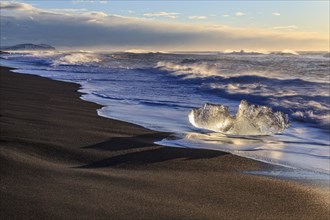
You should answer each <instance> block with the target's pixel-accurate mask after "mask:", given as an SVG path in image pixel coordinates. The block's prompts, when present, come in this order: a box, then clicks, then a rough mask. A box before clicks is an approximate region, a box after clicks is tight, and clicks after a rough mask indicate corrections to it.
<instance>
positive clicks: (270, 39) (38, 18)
mask: <svg viewBox="0 0 330 220" xmlns="http://www.w3.org/2000/svg"><path fill="white" fill-rule="evenodd" d="M189 3H192V5H193V6H194V7H193V6H191V5H190V4H188V1H184V2H172V1H167V4H168V6H167V7H165V6H164V2H150V1H145V4H144V7H141V6H137V4H136V2H125V3H122V2H119V1H114V2H113V1H95V0H88V1H69V2H62V1H42V2H41V1H3V2H1V17H2V19H1V29H2V30H4V31H2V32H3V33H1V39H0V40H1V45H7V44H16V43H26V42H31V41H33V42H35V43H49V44H53V45H55V46H57V47H63V48H102V47H103V46H104V45H107V46H109V47H111V48H113V49H122V50H128V49H134V48H138V49H146V50H168V51H173V50H177V51H178V50H195V51H201V50H204V51H206V50H209V51H211V50H214V51H224V50H228V49H229V48H230V49H234V50H240V49H245V50H265V51H274V50H279V51H281V50H284V49H293V50H329V21H328V19H326V18H329V12H328V11H326V10H325V11H324V7H321V6H323V5H329V2H327V4H326V3H325V2H322V1H320V2H314V3H313V4H311V2H310V5H308V4H309V3H308V4H307V3H306V2H299V1H295V2H286V4H287V5H288V7H282V8H281V7H278V5H282V6H283V2H280V3H276V2H269V3H268V7H266V6H267V4H266V3H265V2H262V3H261V2H253V1H250V3H255V5H254V6H255V7H253V6H248V5H247V4H245V3H243V2H239V1H235V2H227V1H221V2H196V1H195V2H189ZM206 3H207V4H211V5H210V6H207V4H206ZM220 3H221V4H222V5H225V6H226V5H227V7H220V10H219V11H220V12H218V13H216V12H215V11H214V10H215V9H214V7H211V6H212V4H214V5H218V6H219V4H220ZM233 3H236V7H234V5H233ZM198 4H199V6H200V7H199V10H198V11H197V10H196V7H197V6H196V5H198ZM256 4H257V5H256ZM294 4H296V6H299V7H296V8H295V9H296V11H291V14H290V15H291V17H290V18H291V19H288V14H289V12H290V9H292V7H293V5H294ZM184 5H186V6H187V9H183V6H184ZM188 5H189V6H188ZM265 5H266V6H265ZM146 6H150V7H146ZM300 6H301V7H300ZM307 6H310V7H309V8H308V9H307ZM160 7H161V8H162V9H163V10H160V9H161V8H160ZM313 8H314V11H313V10H312V9H313ZM320 8H323V10H322V11H319V10H318V11H316V9H320ZM157 9H159V10H157ZM256 10H259V11H261V12H256ZM262 10H263V11H262ZM299 10H300V12H299ZM306 10H309V12H310V15H313V16H312V17H308V16H305V15H304V16H303V14H302V13H304V12H305V11H306ZM301 17H307V18H306V19H303V20H302V19H301ZM11 18H15V19H11ZM324 18H325V19H324ZM299 19H300V20H299ZM308 19H309V20H308ZM298 21H299V22H298ZM312 21H314V24H315V25H313V24H312V25H311V23H310V22H312ZM266 23H267V24H268V25H267V24H266ZM15 26H20V27H25V28H16V29H15V28H14V27H15ZM324 27H327V28H324ZM52 28H53V29H52ZM55 28H56V30H55ZM73 28H74V29H75V31H76V33H73V32H72V30H73ZM26 29H27V30H26ZM28 30H31V31H30V32H29V31H28ZM89 30H90V31H93V32H94V33H95V34H94V35H93V34H91V33H87V32H89ZM47 33H49V36H48V35H47ZM51 33H52V34H51ZM54 35H55V36H56V35H57V36H58V37H57V38H55V37H54ZM83 35H85V36H83ZM132 35H133V36H132ZM134 35H135V36H134ZM24 36H26V37H25V38H24ZM76 36H81V38H82V39H81V41H79V39H77V37H76ZM47 40H48V41H49V42H47ZM37 41H39V42H37ZM102 44H103V45H102Z"/></svg>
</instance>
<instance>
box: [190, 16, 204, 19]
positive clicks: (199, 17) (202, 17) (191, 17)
mask: <svg viewBox="0 0 330 220" xmlns="http://www.w3.org/2000/svg"><path fill="white" fill-rule="evenodd" d="M188 18H189V19H196V20H204V19H207V17H206V16H189V17H188Z"/></svg>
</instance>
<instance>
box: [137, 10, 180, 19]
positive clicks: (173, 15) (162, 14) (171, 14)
mask: <svg viewBox="0 0 330 220" xmlns="http://www.w3.org/2000/svg"><path fill="white" fill-rule="evenodd" d="M178 14H179V13H175V12H165V11H161V12H155V13H145V14H143V16H145V17H166V18H173V19H174V18H177V16H176V15H178Z"/></svg>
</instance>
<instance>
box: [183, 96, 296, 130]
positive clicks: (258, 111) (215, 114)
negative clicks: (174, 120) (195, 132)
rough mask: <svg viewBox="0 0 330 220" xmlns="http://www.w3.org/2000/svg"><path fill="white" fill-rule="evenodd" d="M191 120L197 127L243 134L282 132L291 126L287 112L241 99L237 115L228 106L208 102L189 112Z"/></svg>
mask: <svg viewBox="0 0 330 220" xmlns="http://www.w3.org/2000/svg"><path fill="white" fill-rule="evenodd" d="M189 121H190V123H191V124H192V125H194V126H195V127H197V128H204V129H208V130H212V131H216V132H221V133H224V134H228V135H242V136H243V135H271V134H276V133H281V132H283V131H284V130H285V129H286V128H288V127H289V126H290V123H289V119H288V116H287V115H286V114H284V113H282V112H273V111H272V109H271V108H270V107H267V106H258V105H252V104H249V103H248V102H247V101H245V100H242V101H241V103H240V105H239V107H238V112H237V114H236V116H232V115H230V112H229V107H227V106H224V105H215V104H209V103H206V104H204V106H203V107H201V108H195V109H193V110H192V111H191V112H190V113H189Z"/></svg>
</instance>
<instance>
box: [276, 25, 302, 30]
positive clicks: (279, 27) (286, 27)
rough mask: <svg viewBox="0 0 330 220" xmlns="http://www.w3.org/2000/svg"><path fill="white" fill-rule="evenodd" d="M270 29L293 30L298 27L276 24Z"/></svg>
mask: <svg viewBox="0 0 330 220" xmlns="http://www.w3.org/2000/svg"><path fill="white" fill-rule="evenodd" d="M271 29H273V30H287V31H288V30H289V31H293V30H296V29H298V27H297V26H296V25H288V26H276V27H272V28H271Z"/></svg>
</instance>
